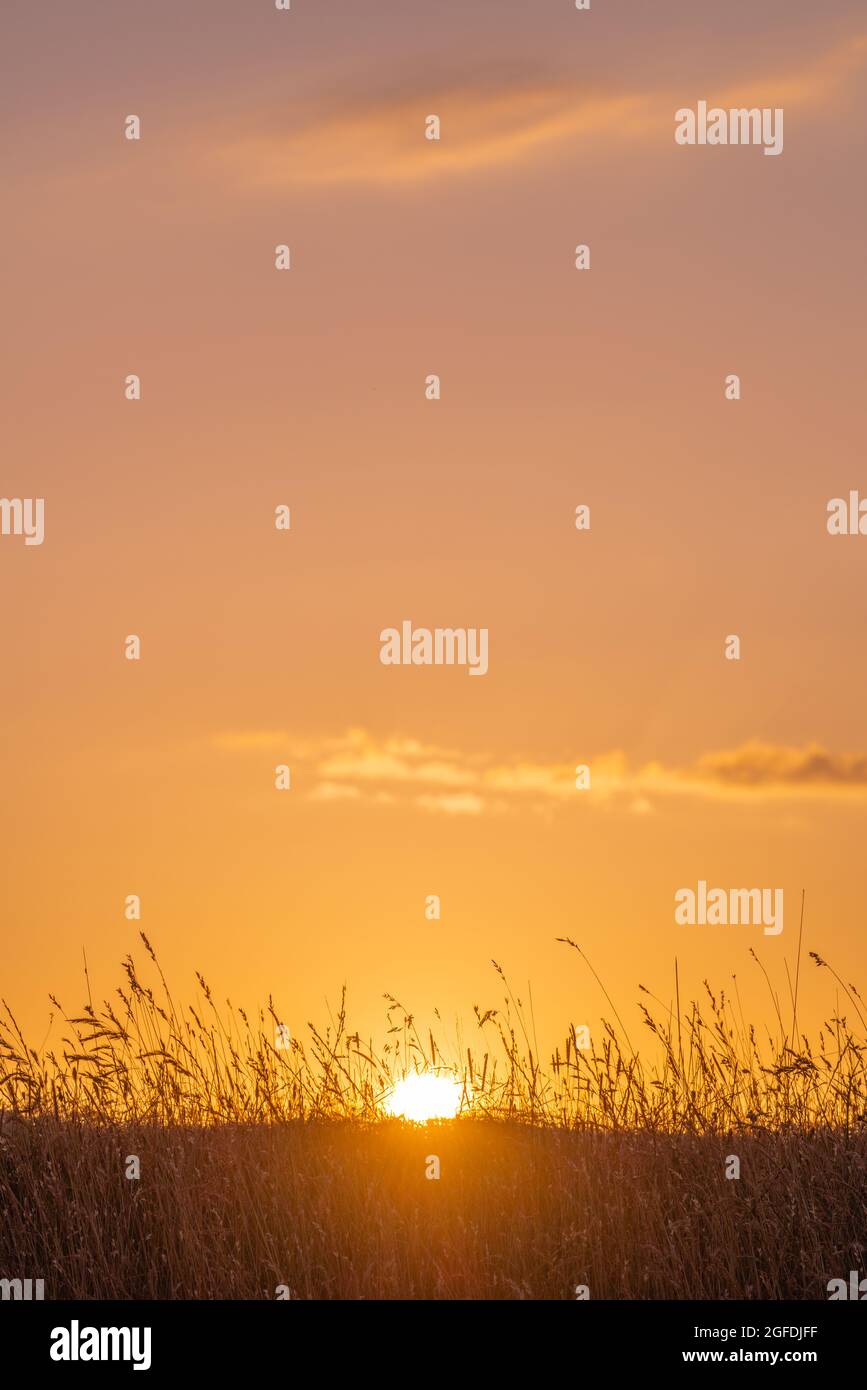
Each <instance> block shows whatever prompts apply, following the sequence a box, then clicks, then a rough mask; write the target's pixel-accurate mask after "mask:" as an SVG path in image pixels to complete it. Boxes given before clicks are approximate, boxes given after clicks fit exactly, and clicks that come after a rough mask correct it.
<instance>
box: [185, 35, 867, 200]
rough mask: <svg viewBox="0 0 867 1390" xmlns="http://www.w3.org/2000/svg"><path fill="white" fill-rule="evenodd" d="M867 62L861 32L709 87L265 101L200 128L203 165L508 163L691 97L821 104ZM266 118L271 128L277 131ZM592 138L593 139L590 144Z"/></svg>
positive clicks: (562, 88) (387, 180) (653, 133)
mask: <svg viewBox="0 0 867 1390" xmlns="http://www.w3.org/2000/svg"><path fill="white" fill-rule="evenodd" d="M865 62H867V37H865V36H862V35H858V36H855V37H853V38H851V39H848V40H847V41H846V42H844V43H843V44H841V45H838V46H837V47H835V48H833V49H831V50H829V51H827V52H826V53H824V54H821V55H820V56H818V57H817V58H816V59H815V60H814V61H813V62H812V63H811V64H810V65H809V66H807V67H804V68H800V69H797V70H796V71H791V72H782V73H769V74H768V75H767V76H761V77H756V76H750V77H748V78H744V79H741V80H738V81H735V82H734V83H732V84H731V85H729V86H728V87H727V88H725V89H721V90H718V91H702V92H691V91H690V92H686V91H685V90H684V89H683V87H678V88H673V87H666V88H662V89H653V88H647V89H645V90H640V91H635V90H632V91H623V92H620V93H616V94H615V95H608V94H604V93H603V92H602V91H599V92H594V93H590V94H588V93H587V92H586V90H576V88H575V87H574V86H573V85H572V84H569V83H565V82H563V81H562V80H561V79H547V80H540V79H538V78H533V79H528V80H526V81H525V82H523V83H522V82H513V83H511V84H500V85H490V84H489V85H488V86H485V83H484V81H481V82H480V83H478V84H474V85H473V86H471V87H468V86H461V87H456V88H451V89H449V88H441V89H439V90H438V91H433V92H431V94H430V96H429V97H428V99H427V105H426V108H425V109H423V108H422V107H421V106H420V104H419V99H418V97H413V98H412V99H410V98H408V97H407V96H406V94H405V93H404V92H401V93H400V94H398V95H395V96H393V97H391V98H385V99H381V98H380V99H377V100H375V101H370V100H366V99H365V98H363V97H362V98H359V100H357V101H356V102H354V103H353V104H352V105H350V106H347V107H346V108H344V109H341V110H334V111H331V112H323V113H322V115H321V116H320V117H319V119H318V120H315V121H312V122H308V123H307V124H306V125H303V126H301V127H296V128H295V129H294V130H289V131H287V130H286V120H285V116H283V117H282V118H280V119H278V118H277V116H276V115H275V113H274V112H273V111H271V110H268V111H263V112H262V113H261V115H260V116H259V117H258V118H256V119H257V121H258V125H259V126H260V127H263V128H258V129H257V128H255V124H254V126H253V127H252V128H250V129H248V130H247V131H246V132H245V133H244V134H242V135H240V136H237V135H234V134H233V135H231V136H230V135H226V136H225V137H224V138H219V137H218V141H217V144H216V146H215V145H214V137H213V134H211V135H209V136H207V137H204V143H205V144H206V145H209V146H210V150H209V151H206V156H205V157H206V158H209V160H210V162H211V163H212V165H213V166H214V167H215V168H217V169H219V170H222V171H228V172H229V173H230V175H231V177H232V178H233V179H234V180H236V181H238V182H241V183H246V184H248V185H252V186H256V185H259V186H263V187H268V186H271V187H281V186H285V185H293V184H294V185H308V186H314V185H323V186H326V185H335V184H336V185H352V184H397V185H402V184H413V183H416V182H421V181H425V180H429V179H435V178H442V177H444V176H446V175H449V174H460V173H466V172H472V171H476V170H481V169H495V168H497V167H506V166H509V165H512V164H514V163H515V162H517V161H520V160H524V159H526V158H527V157H528V156H530V155H531V154H532V153H534V152H536V151H539V150H542V149H544V148H547V147H555V146H557V145H561V146H565V145H567V144H568V145H574V143H575V141H576V140H577V139H578V138H579V137H582V136H586V135H593V136H599V135H605V136H606V137H607V138H609V139H614V138H616V139H624V138H628V139H629V140H630V141H633V142H636V141H641V142H646V141H647V140H648V139H651V138H652V139H654V140H657V141H658V140H659V136H660V129H661V122H662V121H663V120H664V121H666V122H668V121H669V120H670V121H671V129H672V135H673V116H674V112H675V110H676V109H678V108H679V107H681V106H683V105H684V104H687V105H689V104H691V103H693V102H694V101H695V100H697V99H698V98H700V97H701V98H706V99H709V100H710V101H711V102H712V103H713V104H716V105H720V106H723V107H730V106H742V105H746V106H753V105H759V106H765V105H773V106H778V105H781V104H784V105H785V106H786V107H788V108H798V107H806V106H815V105H818V104H820V103H828V102H829V101H831V100H832V99H833V98H834V97H835V96H837V95H840V94H842V93H843V92H845V90H846V89H847V87H848V86H849V84H850V83H851V81H852V79H853V78H854V77H855V76H856V74H857V73H858V72H859V71H860V70H861V69H862V68H863V66H864V64H865ZM428 114H437V115H438V116H439V117H440V119H441V121H442V138H441V140H439V141H432V140H426V139H425V138H424V120H425V117H426V115H428ZM275 127H277V128H276V129H275ZM594 148H596V146H594Z"/></svg>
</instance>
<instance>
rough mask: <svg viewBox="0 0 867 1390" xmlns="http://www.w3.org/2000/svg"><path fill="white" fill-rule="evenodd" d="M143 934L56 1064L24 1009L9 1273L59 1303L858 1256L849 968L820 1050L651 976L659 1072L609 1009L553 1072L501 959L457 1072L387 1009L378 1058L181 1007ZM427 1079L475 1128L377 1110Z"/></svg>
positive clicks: (210, 1004)
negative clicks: (590, 1037) (592, 1035)
mask: <svg viewBox="0 0 867 1390" xmlns="http://www.w3.org/2000/svg"><path fill="white" fill-rule="evenodd" d="M143 941H144V945H145V948H146V950H147V951H148V953H149V956H150V965H149V966H148V969H149V970H153V971H155V980H156V986H157V987H152V986H151V985H149V984H147V983H145V981H144V979H143V978H141V976H140V974H139V973H138V971H137V969H136V967H135V966H134V964H133V962H132V960H128V961H127V962H126V983H125V985H124V987H123V988H122V989H119V990H118V992H117V999H116V1002H111V1003H107V1004H104V1005H103V1006H102V1007H101V1008H99V1009H96V1008H94V1007H92V1006H91V1005H88V1006H87V1007H86V1008H85V1009H84V1010H83V1011H82V1013H81V1014H80V1015H77V1016H75V1017H73V1018H66V1035H65V1040H64V1046H63V1050H62V1051H60V1052H58V1051H54V1052H48V1053H46V1054H44V1055H41V1054H39V1053H38V1052H37V1051H36V1050H35V1049H31V1048H30V1047H29V1046H28V1045H27V1043H26V1041H25V1039H24V1038H23V1037H22V1036H21V1034H20V1032H19V1031H18V1029H17V1027H16V1025H15V1022H14V1018H13V1016H12V1014H11V1013H10V1012H9V1011H8V1010H7V1011H6V1015H5V1019H4V1022H3V1026H2V1035H0V1078H2V1079H0V1103H2V1107H3V1114H2V1119H0V1205H2V1210H3V1222H2V1226H0V1277H6V1278H13V1277H31V1278H43V1279H44V1280H45V1284H46V1297H47V1298H64V1297H68V1298H94V1299H107V1298H117V1299H142V1298H143V1299H149V1298H193V1299H213V1298H244V1299H256V1298H274V1297H275V1296H277V1289H278V1287H279V1286H284V1287H285V1288H286V1289H288V1291H289V1296H291V1297H292V1298H317V1299H321V1298H388V1299H400V1298H470V1299H476V1298H478V1299H487V1298H558V1299H559V1298H574V1297H575V1296H576V1293H575V1291H576V1287H577V1286H579V1285H585V1286H587V1288H588V1289H589V1294H590V1297H591V1298H594V1299H598V1298H621V1299H631V1298H645V1299H648V1298H649V1299H661V1298H668V1299H683V1298H712V1299H728V1298H753V1299H771V1298H800V1299H825V1298H827V1292H826V1286H827V1283H828V1281H829V1280H830V1279H832V1278H837V1277H844V1278H845V1277H847V1276H848V1273H849V1271H850V1270H853V1269H855V1270H860V1271H862V1272H863V1271H864V1269H865V1265H867V1073H865V1033H867V1027H865V1020H864V1009H863V1005H862V1002H861V999H860V996H859V995H858V994H857V992H856V991H854V989H853V987H852V986H851V985H847V984H846V983H845V982H844V981H842V980H840V979H838V978H836V977H835V979H836V983H837V987H838V990H839V992H840V994H841V995H843V996H845V997H846V999H847V1011H846V1014H845V1016H840V1017H835V1018H832V1019H831V1020H830V1021H829V1022H828V1023H827V1024H826V1025H825V1026H824V1027H823V1028H822V1029H821V1030H820V1032H819V1034H818V1035H817V1036H816V1037H815V1038H814V1039H808V1038H807V1037H805V1036H803V1035H802V1034H798V1033H797V1025H796V1017H797V1001H796V997H794V996H793V997H792V998H791V999H790V1001H789V1006H788V1009H787V1011H786V1013H785V1014H784V1011H783V1008H782V1006H781V1004H780V1003H779V1001H778V1000H777V999H776V997H775V996H773V995H772V998H773V999H774V1006H773V1011H774V1014H775V1017H776V1019H777V1025H778V1031H777V1032H776V1033H768V1032H766V1033H765V1034H764V1037H763V1039H762V1040H761V1041H760V1039H759V1037H758V1035H757V1032H756V1031H755V1030H754V1029H752V1028H750V1027H748V1026H745V1025H744V1024H743V1022H742V1021H741V1020H740V1019H739V1016H738V1011H737V1010H735V1009H733V1008H732V1005H731V1003H730V1001H729V1000H728V999H726V998H725V997H722V996H715V995H713V994H712V993H711V991H710V989H706V996H705V1002H704V1003H703V1004H702V1005H701V1006H699V1004H698V1003H691V1004H689V1005H688V1006H687V1007H684V1008H683V1009H682V1010H678V1009H672V1010H668V1009H667V1008H666V1007H665V1006H663V1005H661V1004H659V1003H658V1002H657V1001H655V1000H654V999H653V997H652V996H651V995H649V994H648V993H647V992H646V991H644V992H643V995H642V997H643V998H644V999H645V1001H646V1013H645V1021H646V1024H647V1029H648V1047H647V1053H646V1055H647V1057H648V1058H652V1061H648V1060H642V1057H641V1056H640V1055H639V1052H638V1051H636V1050H633V1046H632V1042H630V1040H629V1038H628V1036H627V1034H626V1032H625V1030H624V1028H623V1026H622V1024H621V1023H620V1022H619V1021H618V1020H617V1016H616V1011H615V1010H614V1006H613V1004H612V1013H613V1014H614V1023H613V1024H608V1025H605V1027H604V1030H603V1031H601V1033H600V1036H599V1037H598V1038H597V1039H595V1040H594V1045H593V1046H592V1047H591V1048H590V1049H588V1050H586V1051H578V1050H576V1049H575V1046H574V1043H573V1040H572V1039H571V1038H567V1039H566V1042H565V1044H564V1047H563V1049H562V1050H561V1051H559V1052H557V1053H555V1055H554V1056H553V1057H552V1058H551V1059H550V1060H549V1061H548V1062H547V1063H546V1064H544V1065H543V1064H541V1063H540V1061H539V1059H538V1057H537V1056H536V1055H535V1052H534V1049H533V1047H532V1045H531V1039H532V1027H531V1025H530V1024H528V1022H527V1019H526V1013H525V1010H524V1008H523V1006H522V1004H521V1001H520V1000H518V999H516V998H514V996H513V995H512V994H511V991H510V990H509V987H508V984H507V982H506V981H505V978H504V977H503V976H502V972H501V971H500V979H501V984H502V986H503V988H504V990H505V993H506V998H505V1000H504V1005H503V1007H502V1009H499V1010H484V1011H483V1010H480V1009H477V1010H476V1019H475V1025H476V1028H477V1032H478V1037H479V1039H480V1046H479V1047H478V1049H476V1050H473V1049H472V1048H469V1049H467V1050H466V1052H465V1055H464V1056H463V1057H462V1058H461V1060H460V1062H459V1063H458V1062H457V1061H456V1060H455V1059H454V1058H452V1059H448V1060H447V1059H446V1058H444V1057H443V1056H442V1054H441V1053H440V1051H439V1048H438V1045H437V1043H436V1040H435V1039H434V1038H433V1037H432V1036H430V1035H428V1036H427V1037H421V1036H420V1035H419V1034H418V1032H417V1030H416V1027H415V1024H414V1022H413V1019H412V1017H411V1016H410V1015H409V1014H407V1013H406V1012H405V1011H404V1010H403V1009H402V1008H401V1006H400V1005H399V1004H397V1002H396V1001H394V1000H392V999H390V1000H389V1003H388V1018H389V1029H390V1032H389V1035H388V1042H387V1044H386V1046H385V1047H384V1048H383V1049H382V1050H381V1051H380V1052H379V1053H377V1054H376V1055H375V1054H374V1052H373V1051H372V1049H371V1046H370V1045H369V1044H367V1043H365V1042H364V1041H363V1040H362V1039H360V1038H359V1037H357V1036H355V1035H353V1034H352V1033H351V1032H350V1031H349V1029H348V1026H347V1022H346V1018H345V1016H344V1013H343V1011H341V1013H340V1015H339V1017H338V1018H337V1019H336V1020H335V1022H334V1024H333V1026H332V1027H331V1028H330V1029H329V1030H327V1031H325V1032H318V1031H317V1030H315V1029H313V1028H311V1029H310V1037H309V1040H307V1041H306V1042H304V1043H302V1042H301V1041H299V1040H296V1039H292V1040H291V1042H290V1045H289V1046H288V1047H276V1046H275V1045H274V1039H275V1032H276V1029H277V1027H278V1025H279V1022H280V1020H279V1018H278V1017H277V1015H276V1013H275V1012H274V1010H273V1008H269V1009H265V1010H263V1011H262V1013H261V1014H260V1015H259V1016H258V1017H257V1018H255V1019H250V1018H249V1017H248V1016H247V1015H246V1014H245V1013H244V1012H243V1011H242V1010H239V1009H232V1007H231V1006H228V1005H227V1006H224V1007H222V1008H220V1007H217V1005H216V1004H215V1002H214V1000H213V998H212V996H211V992H210V990H209V988H208V986H207V984H206V983H205V981H204V980H201V979H200V982H199V984H200V993H199V998H198V1001H197V1003H196V1004H195V1005H188V1006H186V1007H183V1008H180V1007H176V1005H175V1003H174V1001H173V999H172V996H171V993H170V992H169V990H168V988H167V986H166V984H165V981H164V980H163V979H162V976H161V974H160V972H159V967H158V964H157V962H156V957H155V955H154V953H153V951H152V949H151V947H150V945H149V943H148V942H147V940H146V938H143ZM566 944H567V945H571V944H572V943H566ZM575 949H576V950H577V949H578V948H577V947H576V948H575ZM814 963H815V965H816V966H818V967H819V968H821V969H825V970H828V971H830V967H829V966H827V965H826V963H825V962H824V961H822V960H821V959H820V958H819V957H817V956H814ZM496 968H497V970H499V967H496ZM830 973H831V974H833V973H834V972H833V971H830ZM54 1002H55V1006H56V1008H57V1009H58V1010H59V1011H60V1005H59V1004H57V1001H54ZM61 1012H62V1011H61ZM64 1017H65V1016H64ZM431 1071H434V1072H439V1073H440V1074H442V1073H444V1072H446V1071H448V1072H449V1073H450V1074H452V1075H453V1076H455V1077H456V1079H457V1082H458V1083H459V1085H460V1096H461V1113H460V1114H459V1115H458V1117H457V1118H455V1119H450V1120H444V1121H433V1122H431V1123H429V1124H424V1125H419V1124H411V1123H407V1122H405V1121H404V1120H401V1119H397V1118H389V1117H384V1115H383V1108H384V1106H385V1104H386V1102H387V1099H388V1097H389V1095H390V1094H391V1093H392V1091H393V1088H394V1084H395V1082H396V1080H397V1079H399V1078H400V1077H403V1076H405V1075H407V1074H413V1073H416V1072H431ZM132 1155H135V1156H136V1157H137V1158H138V1160H139V1165H140V1177H138V1178H132V1179H131V1178H129V1177H128V1176H127V1171H128V1166H129V1165H128V1159H129V1158H130V1156H132ZM434 1155H435V1156H436V1157H437V1159H438V1160H439V1177H438V1178H437V1179H432V1178H431V1177H429V1176H428V1173H429V1172H430V1167H431V1165H430V1160H431V1157H432V1156H434ZM730 1156H735V1157H737V1158H738V1159H739V1162H740V1177H739V1178H737V1179H732V1178H727V1177H726V1169H727V1166H730V1165H729V1163H728V1160H729V1159H730ZM284 1296H285V1295H284Z"/></svg>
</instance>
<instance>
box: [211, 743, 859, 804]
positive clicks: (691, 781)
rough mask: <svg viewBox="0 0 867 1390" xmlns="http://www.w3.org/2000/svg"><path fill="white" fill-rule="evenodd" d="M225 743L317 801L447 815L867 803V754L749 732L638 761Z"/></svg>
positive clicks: (385, 746)
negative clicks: (282, 771)
mask: <svg viewBox="0 0 867 1390" xmlns="http://www.w3.org/2000/svg"><path fill="white" fill-rule="evenodd" d="M213 744H214V746H215V747H217V748H218V749H221V750H222V751H224V752H235V753H238V752H245V753H263V752H268V753H269V755H270V754H273V755H275V756H277V755H279V757H280V758H281V760H282V759H284V758H290V759H292V760H293V762H294V763H295V764H298V765H300V766H301V770H302V772H303V779H302V784H303V783H304V782H306V783H307V784H308V785H311V784H312V790H311V791H310V792H308V793H307V796H308V798H309V799H310V800H311V801H314V802H319V803H326V804H327V803H336V802H355V803H358V802H365V803H370V804H381V805H404V806H407V807H415V808H417V809H420V810H424V811H434V812H439V813H441V814H444V815H458V816H466V815H473V816H478V815H483V814H497V815H500V814H503V813H506V812H516V811H532V812H540V811H545V810H547V811H550V810H551V809H552V808H556V807H561V808H565V807H567V806H568V805H569V804H570V803H571V804H573V805H577V806H582V807H587V806H589V807H593V806H600V805H602V806H606V807H610V806H611V805H612V804H614V805H622V806H623V807H625V809H627V810H628V811H629V812H630V813H631V814H636V815H648V814H651V813H652V812H653V811H654V810H655V809H656V804H655V802H656V801H662V800H665V799H671V798H681V799H682V798H692V799H697V800H705V801H717V802H719V801H730V802H741V803H750V802H758V801H762V800H769V799H776V800H786V801H793V800H797V801H799V802H804V801H813V802H821V801H825V802H828V801H835V800H836V801H848V802H851V801H853V800H855V801H858V800H862V801H864V802H865V804H867V754H864V753H831V752H829V751H828V750H827V749H825V748H823V747H821V746H820V745H819V744H807V745H805V746H803V747H800V748H799V747H788V746H785V745H780V744H771V743H765V742H762V741H761V740H758V739H753V740H750V741H748V742H746V743H743V744H741V745H740V746H739V747H737V748H733V749H723V750H720V751H715V752H709V753H705V754H702V755H701V756H699V757H698V758H697V759H695V761H694V762H692V763H690V764H688V765H685V766H681V767H676V766H666V765H665V764H663V763H661V762H650V763H646V764H644V765H643V766H641V767H638V768H635V769H631V768H630V766H629V760H628V758H627V756H626V754H625V753H624V752H623V751H622V750H614V751H612V752H608V753H605V754H601V755H599V754H597V755H594V756H584V757H580V758H579V757H576V761H575V762H574V763H571V762H570V763H567V762H559V763H547V762H534V761H532V760H530V759H527V758H515V759H512V760H509V761H503V760H497V759H494V758H491V757H487V756H485V755H483V754H475V753H473V754H461V753H459V752H456V751H455V750H446V749H442V748H437V747H433V746H428V745H426V744H424V743H422V742H421V741H419V740H418V739H411V738H404V737H395V738H386V739H377V738H376V737H375V736H374V735H372V734H370V733H368V732H366V731H365V730H363V729H350V730H347V732H346V733H345V734H343V735H341V736H338V737H335V738H327V739H321V740H319V741H316V740H305V741H302V742H298V741H296V740H294V739H293V738H292V736H291V734H289V733H288V732H280V731H267V732H265V731H262V732H256V731H252V732H247V733H245V732H240V733H229V734H220V735H217V736H216V737H215V738H214V739H213ZM582 763H584V764H586V765H587V766H588V767H589V769H590V778H591V784H590V787H589V788H587V789H585V790H578V788H577V787H576V769H577V767H578V766H580V765H581V764H582Z"/></svg>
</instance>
